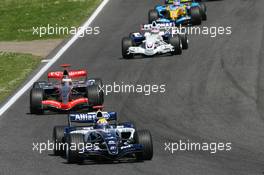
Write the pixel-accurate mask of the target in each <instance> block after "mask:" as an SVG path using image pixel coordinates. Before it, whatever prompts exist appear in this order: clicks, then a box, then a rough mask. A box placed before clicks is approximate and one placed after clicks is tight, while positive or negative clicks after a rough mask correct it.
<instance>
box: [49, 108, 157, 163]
mask: <svg viewBox="0 0 264 175" xmlns="http://www.w3.org/2000/svg"><path fill="white" fill-rule="evenodd" d="M116 120H117V113H116V112H101V111H100V110H99V111H98V112H90V113H84V114H70V115H69V117H68V121H69V122H68V126H56V127H54V129H53V140H54V144H55V147H54V154H55V155H63V154H65V151H66V158H67V162H68V163H82V162H83V161H84V160H85V159H89V160H93V161H96V160H102V158H103V159H108V160H113V161H114V160H120V159H125V158H127V159H131V158H132V159H134V160H138V161H144V160H151V159H152V156H153V145H152V137H151V134H150V132H149V131H148V130H136V129H135V126H134V125H133V124H132V123H130V122H125V123H119V124H117V122H116ZM98 158H100V159H98Z"/></svg>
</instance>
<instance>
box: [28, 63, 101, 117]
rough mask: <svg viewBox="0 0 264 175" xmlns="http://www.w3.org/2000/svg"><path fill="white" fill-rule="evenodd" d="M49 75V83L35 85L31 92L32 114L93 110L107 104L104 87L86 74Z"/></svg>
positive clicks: (81, 72) (73, 72)
mask: <svg viewBox="0 0 264 175" xmlns="http://www.w3.org/2000/svg"><path fill="white" fill-rule="evenodd" d="M61 67H63V69H64V70H63V71H56V72H49V73H48V81H38V82H35V83H34V85H33V88H32V89H31V91H30V112H31V113H32V114H42V113H43V112H44V111H45V110H56V111H77V110H81V109H82V110H91V109H94V108H96V107H97V106H101V105H102V104H103V102H104V92H103V90H102V87H103V83H102V80H101V79H99V78H91V79H88V78H87V71H86V70H69V67H70V65H69V64H63V65H61Z"/></svg>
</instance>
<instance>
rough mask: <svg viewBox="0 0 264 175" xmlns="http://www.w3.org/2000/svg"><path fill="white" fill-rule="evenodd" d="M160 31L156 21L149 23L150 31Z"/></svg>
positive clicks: (156, 32)
mask: <svg viewBox="0 0 264 175" xmlns="http://www.w3.org/2000/svg"><path fill="white" fill-rule="evenodd" d="M159 32H160V29H159V26H158V25H157V23H156V22H153V23H152V25H151V33H153V34H158V33H159Z"/></svg>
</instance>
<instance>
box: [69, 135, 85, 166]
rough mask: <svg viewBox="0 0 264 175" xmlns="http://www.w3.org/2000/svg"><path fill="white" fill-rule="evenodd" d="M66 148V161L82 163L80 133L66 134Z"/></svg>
mask: <svg viewBox="0 0 264 175" xmlns="http://www.w3.org/2000/svg"><path fill="white" fill-rule="evenodd" d="M67 143H68V149H67V151H66V158H67V162H68V163H83V161H84V159H83V158H82V157H81V156H80V152H81V151H82V150H81V149H80V147H81V145H84V139H83V135H82V134H70V135H69V136H68V140H67Z"/></svg>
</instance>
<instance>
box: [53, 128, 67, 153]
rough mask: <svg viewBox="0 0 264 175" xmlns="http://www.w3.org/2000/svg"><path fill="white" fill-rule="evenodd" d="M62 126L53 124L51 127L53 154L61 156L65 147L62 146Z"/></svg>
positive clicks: (63, 141)
mask: <svg viewBox="0 0 264 175" xmlns="http://www.w3.org/2000/svg"><path fill="white" fill-rule="evenodd" d="M64 128H65V126H55V127H54V128H53V134H52V138H53V143H54V149H53V153H54V155H55V156H63V155H64V153H65V147H63V145H64V143H65V140H64Z"/></svg>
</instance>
